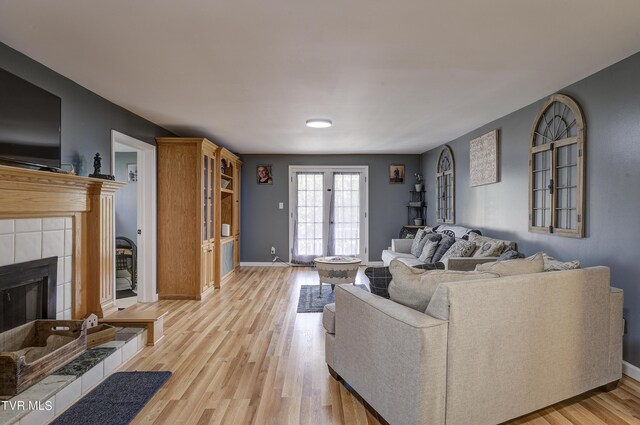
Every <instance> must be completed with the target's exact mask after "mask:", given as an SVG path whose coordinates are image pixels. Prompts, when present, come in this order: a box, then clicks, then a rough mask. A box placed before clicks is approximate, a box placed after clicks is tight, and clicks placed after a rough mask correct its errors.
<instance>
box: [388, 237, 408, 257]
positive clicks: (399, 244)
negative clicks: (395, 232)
mask: <svg viewBox="0 0 640 425" xmlns="http://www.w3.org/2000/svg"><path fill="white" fill-rule="evenodd" d="M412 244H413V239H391V251H394V252H401V253H403V254H411V245H412Z"/></svg>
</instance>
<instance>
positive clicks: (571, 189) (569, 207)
mask: <svg viewBox="0 0 640 425" xmlns="http://www.w3.org/2000/svg"><path fill="white" fill-rule="evenodd" d="M584 149H585V122H584V118H583V116H582V111H581V110H580V107H579V106H578V104H577V103H576V102H575V101H574V100H573V99H571V98H570V97H569V96H565V95H562V94H554V95H552V96H551V97H549V99H547V101H546V102H545V103H544V105H542V108H540V111H539V112H538V115H537V116H536V119H535V121H534V122H533V128H532V130H531V141H530V146H529V231H531V232H539V233H552V234H557V235H561V236H571V237H578V238H581V237H584V212H583V211H584V179H585V177H584V158H585V150H584Z"/></svg>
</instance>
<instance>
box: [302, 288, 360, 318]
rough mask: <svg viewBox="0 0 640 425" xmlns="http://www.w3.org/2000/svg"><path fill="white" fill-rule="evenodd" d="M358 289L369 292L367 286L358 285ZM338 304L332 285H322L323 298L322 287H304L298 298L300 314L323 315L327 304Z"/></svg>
mask: <svg viewBox="0 0 640 425" xmlns="http://www.w3.org/2000/svg"><path fill="white" fill-rule="evenodd" d="M356 286H357V287H358V288H360V289H362V290H364V291H367V292H369V290H368V289H367V287H366V285H356ZM334 302H336V293H335V292H334V291H332V290H331V285H329V284H323V285H322V297H321V296H320V285H303V286H301V287H300V298H298V310H297V312H298V313H322V310H323V309H324V306H325V304H331V303H334Z"/></svg>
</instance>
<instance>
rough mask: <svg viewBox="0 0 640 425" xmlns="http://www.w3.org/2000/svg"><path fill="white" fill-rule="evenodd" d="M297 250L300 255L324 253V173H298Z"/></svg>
mask: <svg viewBox="0 0 640 425" xmlns="http://www.w3.org/2000/svg"><path fill="white" fill-rule="evenodd" d="M296 179H297V187H298V190H297V193H296V195H297V196H296V198H297V205H296V216H297V221H296V233H297V238H296V240H295V243H296V247H295V250H296V252H297V254H298V255H311V256H320V255H322V246H323V235H322V225H323V218H324V217H323V206H324V205H323V196H322V195H323V190H324V188H323V174H322V173H298V174H297V175H296Z"/></svg>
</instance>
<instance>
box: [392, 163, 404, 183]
mask: <svg viewBox="0 0 640 425" xmlns="http://www.w3.org/2000/svg"><path fill="white" fill-rule="evenodd" d="M389 183H404V165H403V164H391V165H389Z"/></svg>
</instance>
